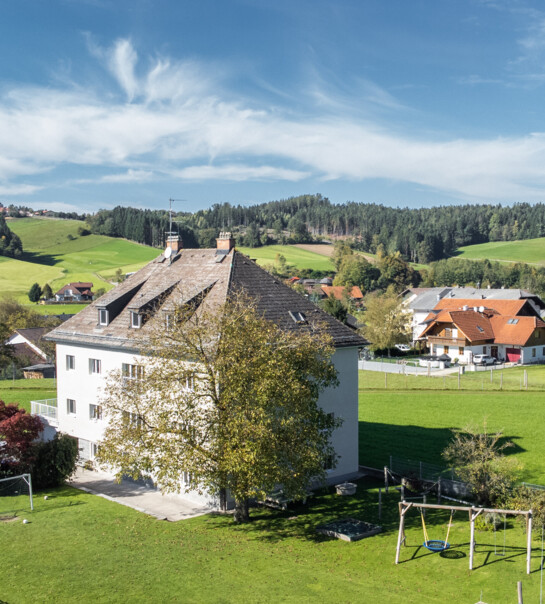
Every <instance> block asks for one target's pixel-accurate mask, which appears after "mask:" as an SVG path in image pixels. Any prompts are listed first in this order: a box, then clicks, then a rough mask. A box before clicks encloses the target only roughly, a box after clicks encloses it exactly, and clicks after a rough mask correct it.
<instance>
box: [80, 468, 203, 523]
mask: <svg viewBox="0 0 545 604" xmlns="http://www.w3.org/2000/svg"><path fill="white" fill-rule="evenodd" d="M70 485H71V486H73V487H75V488H76V489H82V490H84V491H87V492H88V493H93V494H94V495H99V496H101V497H104V498H106V499H109V500H110V501H115V502H116V503H120V504H122V505H126V506H128V507H130V508H133V509H135V510H138V511H139V512H143V513H144V514H149V515H150V516H154V517H155V518H158V519H160V520H170V521H171V522H175V521H177V520H184V519H185V518H193V517H195V516H201V515H203V514H208V513H209V512H211V511H213V508H211V507H206V506H202V505H199V504H197V503H194V502H192V501H189V500H187V499H183V498H182V497H179V496H177V495H162V494H161V493H160V492H159V491H157V490H155V489H152V488H149V487H146V486H145V485H141V484H138V483H135V482H132V481H129V480H123V481H122V482H121V483H119V484H118V483H117V482H116V481H115V479H114V478H113V477H112V476H111V475H110V474H106V473H105V472H100V471H98V472H95V471H91V470H84V469H83V468H78V469H77V472H76V474H75V476H74V478H73V479H72V480H71V481H70Z"/></svg>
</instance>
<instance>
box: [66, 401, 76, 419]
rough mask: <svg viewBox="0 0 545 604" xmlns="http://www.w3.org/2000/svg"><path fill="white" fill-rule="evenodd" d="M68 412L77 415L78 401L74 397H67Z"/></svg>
mask: <svg viewBox="0 0 545 604" xmlns="http://www.w3.org/2000/svg"><path fill="white" fill-rule="evenodd" d="M66 414H67V415H76V401H75V400H74V399H73V398H67V399H66Z"/></svg>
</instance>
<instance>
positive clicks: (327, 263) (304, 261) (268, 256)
mask: <svg viewBox="0 0 545 604" xmlns="http://www.w3.org/2000/svg"><path fill="white" fill-rule="evenodd" d="M237 250H239V251H240V252H242V253H243V254H246V255H247V256H249V257H250V258H252V259H253V260H255V261H256V262H257V263H258V264H259V265H264V264H273V263H274V261H275V259H276V256H277V255H278V254H281V255H282V256H284V258H285V259H286V262H287V263H288V265H291V266H293V267H295V268H296V269H302V268H308V269H312V270H317V271H334V270H335V267H334V265H333V262H332V261H331V260H330V258H329V257H328V256H326V255H324V254H319V253H316V252H312V251H310V250H308V249H301V248H299V247H297V246H295V245H267V246H264V247H256V248H250V247H237Z"/></svg>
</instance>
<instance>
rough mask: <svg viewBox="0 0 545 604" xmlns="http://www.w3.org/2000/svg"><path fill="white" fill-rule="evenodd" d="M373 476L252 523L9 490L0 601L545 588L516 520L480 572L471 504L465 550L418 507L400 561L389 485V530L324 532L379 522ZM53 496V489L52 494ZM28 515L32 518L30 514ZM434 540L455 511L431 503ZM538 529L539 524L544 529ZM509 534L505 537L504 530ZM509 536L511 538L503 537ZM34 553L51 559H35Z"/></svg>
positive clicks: (487, 553) (365, 595) (434, 598)
mask: <svg viewBox="0 0 545 604" xmlns="http://www.w3.org/2000/svg"><path fill="white" fill-rule="evenodd" d="M378 486H379V483H377V482H375V481H373V480H370V479H363V480H360V481H359V483H358V492H357V494H356V496H353V497H338V496H336V495H335V494H333V493H332V490H331V489H328V490H327V491H324V492H322V493H319V494H318V495H317V496H316V497H314V498H312V499H311V500H309V503H308V504H306V505H294V506H293V507H292V508H291V509H289V510H287V511H286V512H282V511H273V510H267V509H262V508H256V509H253V510H252V513H251V514H252V518H253V520H252V522H251V523H250V524H248V525H244V526H235V525H234V524H233V523H232V520H231V517H230V516H221V515H215V514H210V515H207V516H202V517H199V518H193V519H190V520H184V521H181V522H164V521H160V520H156V519H154V518H151V517H149V516H146V515H144V514H142V513H140V512H137V511H135V510H132V509H130V508H127V507H124V506H121V505H118V504H115V503H113V502H111V501H107V500H105V499H102V498H100V497H96V496H93V495H90V494H87V493H84V492H82V491H77V490H75V489H71V488H70V487H64V488H60V489H54V490H48V491H44V492H43V493H40V494H37V496H35V498H34V501H35V510H34V512H30V511H28V498H25V497H19V498H17V499H15V500H14V499H11V498H8V497H4V498H0V513H4V514H6V513H8V512H13V510H14V509H15V510H16V513H17V515H18V516H17V519H16V520H15V521H14V522H4V523H0V533H1V535H2V555H3V557H4V559H5V560H9V563H10V572H9V573H4V575H3V577H2V581H1V582H0V599H1V600H2V601H5V602H10V604H28V603H32V602H49V601H54V602H74V601H79V602H123V603H124V602H180V601H183V602H199V603H200V602H252V603H254V602H256V603H259V602H263V603H266V602H294V603H295V602H297V603H299V602H314V601H319V602H332V603H333V602H334V603H339V602H340V603H342V602H369V603H371V602H391V603H393V604H396V603H400V604H401V603H402V604H413V603H417V602H418V603H421V602H429V603H432V602H434V603H435V602H438V601H451V602H476V601H477V600H478V599H479V596H480V594H481V590H482V593H483V600H485V601H487V602H494V603H496V604H502V603H508V602H509V603H510V602H513V601H514V597H513V596H514V594H516V584H517V581H519V580H522V581H523V584H524V597H525V601H528V602H536V601H538V597H539V582H540V573H539V571H538V568H539V563H540V555H541V551H540V540H539V538H538V536H537V534H536V536H535V537H534V549H533V552H532V569H533V571H534V572H533V573H532V574H531V575H530V576H528V575H526V574H525V566H526V565H525V550H524V545H525V535H524V533H523V529H522V527H521V525H519V524H517V523H515V522H514V521H511V522H508V524H507V530H506V532H505V540H506V550H505V551H506V556H505V557H495V556H494V545H493V535H492V533H490V532H488V533H486V532H481V531H477V535H476V538H477V542H478V544H479V545H478V548H477V551H476V554H475V570H474V571H473V572H471V573H469V572H468V569H467V567H468V541H469V526H468V521H467V514H462V513H460V512H459V513H458V514H457V515H455V517H454V523H453V527H452V529H451V532H450V538H449V542H450V543H451V544H452V550H451V551H454V552H456V553H457V555H456V556H452V557H449V558H447V557H442V556H441V555H439V554H432V553H430V552H429V551H428V550H426V549H424V548H422V547H421V543H422V540H423V536H422V527H421V525H420V518H419V516H418V514H417V513H416V512H415V513H410V514H408V515H407V526H406V535H407V546H406V547H404V548H402V552H401V561H402V563H401V564H399V565H397V566H396V565H394V563H393V562H394V556H395V546H396V538H397V525H398V511H397V503H398V501H399V495H398V494H397V493H394V492H393V491H391V492H390V494H389V495H383V510H382V518H381V520H380V524H381V526H382V527H383V532H382V533H380V534H379V535H376V536H374V537H370V538H367V539H363V540H361V541H358V542H355V543H347V542H344V541H341V540H336V539H332V538H329V537H325V536H320V535H317V534H316V532H315V529H316V527H317V526H318V525H320V524H321V523H323V522H325V521H330V520H334V519H337V518H346V517H353V518H359V519H362V520H365V521H367V522H371V523H375V524H377V523H378V509H377V490H378V489H377V487H378ZM43 494H47V495H48V496H49V498H48V500H47V501H45V500H44V499H43V497H42V495H43ZM21 518H27V519H28V520H29V523H28V524H23V523H22V521H21ZM426 524H427V526H428V531H429V533H430V537H431V536H433V537H431V538H434V537H435V538H444V535H445V531H446V525H447V516H446V514H444V513H442V512H433V513H432V512H430V513H429V514H428V515H427V516H426ZM536 533H537V531H536ZM502 541H503V537H502ZM502 546H503V542H502ZM29 560H33V561H39V563H29Z"/></svg>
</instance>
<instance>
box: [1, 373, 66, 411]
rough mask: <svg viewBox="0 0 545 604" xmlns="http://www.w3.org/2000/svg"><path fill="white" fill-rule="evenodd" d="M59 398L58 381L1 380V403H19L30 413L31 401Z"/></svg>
mask: <svg viewBox="0 0 545 604" xmlns="http://www.w3.org/2000/svg"><path fill="white" fill-rule="evenodd" d="M48 398H57V380H55V379H52V378H50V379H49V378H48V379H45V380H23V379H21V380H0V401H4V402H5V403H17V404H18V405H19V407H23V409H26V410H27V411H28V412H29V413H30V401H39V400H44V399H48Z"/></svg>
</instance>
